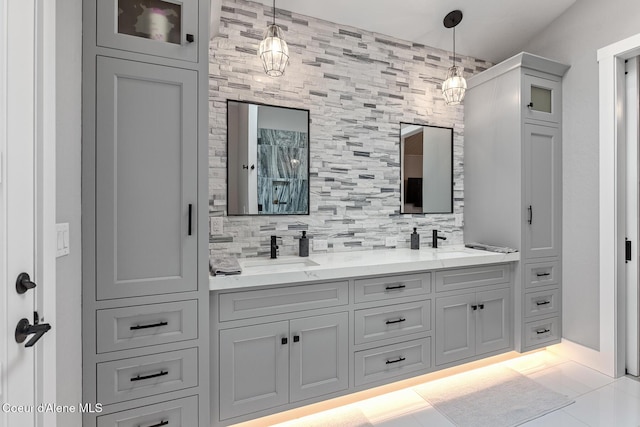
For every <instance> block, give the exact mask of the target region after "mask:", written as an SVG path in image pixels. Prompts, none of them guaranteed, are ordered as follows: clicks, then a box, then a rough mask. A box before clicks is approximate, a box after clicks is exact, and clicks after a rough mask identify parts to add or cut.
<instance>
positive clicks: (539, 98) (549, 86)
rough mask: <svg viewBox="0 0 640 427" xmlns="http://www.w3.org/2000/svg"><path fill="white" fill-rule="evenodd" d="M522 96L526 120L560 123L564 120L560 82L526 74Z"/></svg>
mask: <svg viewBox="0 0 640 427" xmlns="http://www.w3.org/2000/svg"><path fill="white" fill-rule="evenodd" d="M522 94H523V101H524V106H525V113H524V115H525V118H526V119H534V120H543V121H545V122H553V123H560V119H561V118H562V117H561V115H562V112H561V105H562V98H561V97H562V93H561V84H560V81H556V80H549V79H544V78H541V77H537V76H532V75H529V74H525V76H524V90H523V92H522Z"/></svg>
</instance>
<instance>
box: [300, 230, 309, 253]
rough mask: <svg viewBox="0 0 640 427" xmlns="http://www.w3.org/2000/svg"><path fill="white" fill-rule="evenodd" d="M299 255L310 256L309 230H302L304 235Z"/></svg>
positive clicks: (301, 239)
mask: <svg viewBox="0 0 640 427" xmlns="http://www.w3.org/2000/svg"><path fill="white" fill-rule="evenodd" d="M298 255H300V256H309V239H308V238H307V232H306V231H303V232H302V237H300V249H299V251H298Z"/></svg>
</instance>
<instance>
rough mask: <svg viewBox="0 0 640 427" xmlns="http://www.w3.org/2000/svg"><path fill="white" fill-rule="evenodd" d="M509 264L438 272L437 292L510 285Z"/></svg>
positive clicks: (436, 280) (436, 279)
mask: <svg viewBox="0 0 640 427" xmlns="http://www.w3.org/2000/svg"><path fill="white" fill-rule="evenodd" d="M510 280H511V266H510V265H509V264H488V265H481V266H479V267H466V268H454V269H450V270H442V271H437V272H436V278H435V286H436V292H445V291H453V290H457V289H467V288H475V287H477V286H487V285H498V284H502V283H509V281H510Z"/></svg>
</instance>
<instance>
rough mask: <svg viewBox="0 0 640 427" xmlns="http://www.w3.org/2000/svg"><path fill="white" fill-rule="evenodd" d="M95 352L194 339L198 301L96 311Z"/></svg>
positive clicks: (196, 335) (196, 334)
mask: <svg viewBox="0 0 640 427" xmlns="http://www.w3.org/2000/svg"><path fill="white" fill-rule="evenodd" d="M96 336H97V347H98V348H97V350H98V353H107V352H110V351H118V350H127V349H131V348H138V347H144V346H148V345H157V344H167V343H170V342H177V341H185V340H191V339H196V338H198V301H197V300H190V301H178V302H171V303H165V304H149V305H139V306H132V307H122V308H111V309H106V310H97V311H96Z"/></svg>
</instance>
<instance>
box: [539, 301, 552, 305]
mask: <svg viewBox="0 0 640 427" xmlns="http://www.w3.org/2000/svg"><path fill="white" fill-rule="evenodd" d="M547 304H551V301H536V305H547Z"/></svg>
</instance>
